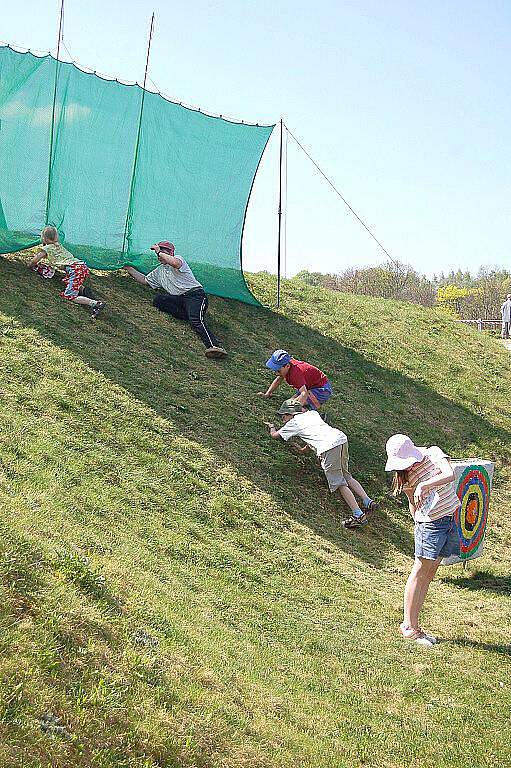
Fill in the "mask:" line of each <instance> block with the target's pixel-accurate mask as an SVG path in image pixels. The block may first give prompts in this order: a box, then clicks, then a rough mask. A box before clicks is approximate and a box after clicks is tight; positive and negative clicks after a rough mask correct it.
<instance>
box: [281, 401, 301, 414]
mask: <svg viewBox="0 0 511 768" xmlns="http://www.w3.org/2000/svg"><path fill="white" fill-rule="evenodd" d="M303 410H304V407H303V405H302V404H301V402H300V401H299V400H298V399H297V398H296V397H290V398H289V400H284V402H283V403H282V405H281V406H280V408H279V410H278V411H277V413H278V414H279V416H285V415H286V414H290V415H291V416H296V414H297V413H302V411H303Z"/></svg>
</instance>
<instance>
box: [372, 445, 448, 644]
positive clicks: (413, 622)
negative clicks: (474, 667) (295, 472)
mask: <svg viewBox="0 0 511 768" xmlns="http://www.w3.org/2000/svg"><path fill="white" fill-rule="evenodd" d="M386 449H387V464H386V465H385V471H386V472H392V471H394V473H395V474H394V482H393V486H392V492H393V494H394V496H398V495H399V494H400V493H401V492H403V493H405V494H406V496H407V498H408V505H409V508H410V513H411V515H412V517H413V519H414V521H415V562H414V564H413V568H412V572H411V573H410V576H409V577H408V581H407V582H406V587H405V595H404V618H403V623H402V624H401V625H400V627H399V630H400V632H401V634H402V635H403V637H404V638H406V639H407V640H415V641H416V642H417V643H419V644H420V645H426V646H432V645H434V644H435V643H436V638H434V637H433V636H432V635H429V634H426V632H424V631H423V630H422V629H421V627H420V625H419V614H420V612H421V609H422V606H423V604H424V600H425V599H426V594H427V592H428V588H429V585H430V583H431V581H432V579H433V577H434V575H435V573H436V572H437V569H438V566H439V565H440V563H441V562H442V558H444V557H449V556H450V555H454V554H459V548H460V542H459V537H458V530H457V526H456V522H455V520H454V513H455V512H456V510H457V509H458V507H459V505H460V502H459V499H458V497H457V495H456V492H455V490H454V485H453V480H454V472H453V470H452V467H451V464H450V462H449V459H448V457H447V456H446V454H445V453H444V452H443V451H442V450H441V449H440V448H439V447H438V446H436V445H435V446H433V447H431V448H417V446H415V445H414V444H413V442H412V441H411V440H410V438H409V437H408V436H407V435H393V436H392V437H391V438H389V439H388V440H387V445H386Z"/></svg>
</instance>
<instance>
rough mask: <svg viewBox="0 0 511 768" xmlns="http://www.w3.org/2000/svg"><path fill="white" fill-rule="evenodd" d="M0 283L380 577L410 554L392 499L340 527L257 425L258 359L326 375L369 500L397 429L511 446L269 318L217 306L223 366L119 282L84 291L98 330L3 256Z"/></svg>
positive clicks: (29, 317) (452, 406)
mask: <svg viewBox="0 0 511 768" xmlns="http://www.w3.org/2000/svg"><path fill="white" fill-rule="evenodd" d="M0 273H1V282H2V294H1V296H0V311H2V312H3V313H5V314H6V315H8V316H10V317H12V318H13V320H14V321H17V322H20V323H21V324H22V325H29V326H31V327H32V328H34V329H36V330H37V331H38V333H40V334H41V335H43V336H45V337H46V338H47V339H48V340H49V341H51V342H52V343H53V344H55V345H58V346H60V347H61V348H65V349H67V350H69V352H70V353H72V354H73V355H75V356H77V357H78V358H81V359H82V360H83V361H84V362H85V363H86V364H87V365H88V366H90V367H91V368H92V369H95V370H97V371H100V372H101V373H102V374H104V375H105V376H106V377H108V378H109V379H110V380H111V381H112V382H115V383H116V384H118V385H119V386H121V387H122V388H124V389H125V390H126V391H127V392H129V393H130V394H131V395H132V396H133V397H135V398H137V399H139V400H141V401H143V402H144V403H146V404H148V405H149V406H150V407H151V408H152V409H154V411H155V412H156V413H157V414H158V415H159V416H161V417H163V418H165V419H168V420H169V421H170V422H172V424H173V425H174V426H175V428H176V429H177V430H179V431H180V432H181V434H183V435H184V436H186V437H187V438H188V439H191V440H193V441H195V442H197V443H200V444H202V445H204V446H205V447H207V448H208V449H210V450H211V451H212V452H213V453H214V454H215V455H216V456H217V457H218V459H219V460H221V461H223V462H226V463H228V464H230V465H231V466H233V467H235V468H236V470H237V471H238V472H239V473H240V474H242V475H243V476H245V477H246V478H248V479H249V480H250V481H251V482H252V483H253V484H254V485H255V486H257V487H258V488H260V489H261V490H263V491H264V492H265V493H267V494H268V495H269V496H270V497H271V498H272V499H274V500H275V501H276V502H277V503H278V504H279V505H280V506H281V507H282V508H283V509H285V510H286V511H287V512H288V514H289V515H291V516H292V517H293V518H294V519H295V520H297V521H298V522H300V523H301V524H303V525H305V526H308V527H309V528H310V529H311V530H312V531H314V532H315V533H316V534H317V535H318V536H320V537H322V538H324V539H326V540H328V541H329V542H331V543H332V544H333V545H334V546H335V547H337V548H339V549H341V550H343V551H346V552H349V553H350V554H352V555H354V556H356V557H358V558H360V559H361V560H363V561H365V562H367V563H369V564H371V565H373V566H376V567H378V566H380V565H382V564H383V563H384V562H385V555H386V552H387V550H388V549H389V548H396V549H398V550H400V551H402V552H404V553H406V554H408V555H410V556H411V555H412V552H413V538H412V535H411V526H410V525H409V522H408V512H407V510H406V507H405V505H403V506H402V507H401V508H402V514H400V513H399V512H398V511H397V509H398V506H397V505H396V503H395V502H394V501H392V502H390V500H389V502H388V504H387V503H386V502H384V503H383V505H382V507H383V509H382V511H381V512H378V513H377V514H376V515H375V517H374V518H373V521H372V524H371V525H370V526H368V527H367V528H365V529H364V530H363V531H359V532H348V531H345V530H344V529H343V528H342V526H341V525H340V516H341V510H342V512H345V511H346V510H344V508H343V507H342V506H341V505H342V502H341V500H340V499H339V498H338V497H337V495H336V497H335V498H332V497H331V496H330V494H329V493H328V489H327V487H326V483H325V480H324V476H323V475H322V472H321V470H320V468H319V466H318V465H317V464H316V463H315V462H314V461H313V460H311V459H310V458H308V459H305V458H301V457H300V458H298V457H296V456H295V455H293V454H291V452H290V451H289V448H288V447H287V446H285V445H283V444H279V443H277V441H272V440H271V439H270V438H268V436H267V431H266V428H265V427H264V426H263V424H262V422H263V420H264V419H268V418H270V419H274V418H275V415H274V412H275V408H276V407H277V406H278V404H279V403H280V400H281V398H280V397H276V398H274V400H272V401H267V400H263V399H261V398H258V397H257V396H256V393H257V392H258V391H259V390H261V389H263V388H264V387H265V386H266V385H267V384H268V381H269V375H268V371H267V370H266V369H265V368H264V360H265V359H266V357H267V356H268V354H269V353H271V351H272V350H273V349H275V348H279V347H285V348H288V349H290V350H293V351H294V352H295V354H297V356H300V357H303V358H304V359H309V360H311V361H313V362H315V363H317V364H318V365H319V366H320V367H322V368H323V369H324V370H326V371H327V373H328V374H329V375H330V377H331V379H332V382H333V386H334V390H335V397H334V398H332V400H331V401H330V403H329V404H328V412H329V417H330V418H329V421H330V423H331V424H333V425H334V426H339V427H340V428H341V429H343V430H344V431H346V432H347V434H348V436H349V440H350V455H351V471H352V472H353V474H354V476H355V477H356V478H357V479H359V480H360V481H361V482H362V483H363V485H364V486H365V487H366V489H367V491H368V493H369V494H370V495H373V496H376V497H377V498H378V497H380V498H381V497H382V495H383V494H385V495H387V497H388V492H387V489H386V484H385V475H384V472H383V466H384V446H385V441H386V439H387V438H388V437H389V435H391V434H392V433H393V432H409V433H411V434H412V435H413V436H414V437H416V438H417V439H419V440H421V441H423V443H429V444H437V443H438V444H440V445H442V447H444V449H445V450H448V451H450V452H451V453H452V454H453V455H463V453H464V452H465V451H466V445H467V444H469V443H474V444H483V445H488V444H491V443H492V441H493V440H497V441H500V442H501V443H502V444H506V443H507V444H509V442H510V441H511V433H509V432H507V431H505V430H502V429H499V428H496V427H495V426H494V425H493V424H491V423H490V422H488V421H486V420H485V419H484V418H483V417H481V416H478V415H476V414H475V413H473V412H471V411H469V410H468V409H466V408H464V407H462V406H460V405H458V404H456V403H454V402H452V401H450V400H449V399H448V398H446V397H444V396H442V395H440V394H438V393H437V392H436V391H434V390H433V389H431V388H429V387H427V386H426V385H424V384H421V383H418V382H417V381H415V380H414V379H412V378H410V377H407V376H405V375H403V374H401V373H398V372H396V371H393V370H391V369H389V368H384V367H382V366H379V365H377V364H375V363H373V362H371V361H369V360H367V359H366V358H364V356H363V355H361V354H359V353H358V352H356V351H354V350H353V349H350V348H348V347H345V346H343V345H342V344H340V343H339V342H338V341H336V340H334V339H332V338H330V337H327V336H325V335H323V334H321V333H320V332H318V331H316V330H313V329H311V328H310V327H307V326H305V325H301V324H300V323H297V322H295V321H294V320H291V319H289V318H287V317H285V316H283V315H280V314H276V313H273V312H271V311H269V310H265V309H261V308H258V307H254V306H249V305H245V304H241V303H239V302H236V301H229V300H225V299H220V298H215V297H213V298H212V299H211V311H210V314H209V319H210V322H211V325H212V327H213V329H214V330H215V332H216V333H217V334H218V335H219V337H220V338H221V339H222V341H223V343H224V344H225V346H226V348H227V349H228V351H229V357H228V358H227V360H225V361H223V362H221V363H214V362H211V361H208V360H206V358H205V357H204V350H203V347H202V345H201V344H200V342H199V341H198V339H197V338H196V337H195V334H193V332H192V331H191V330H190V329H189V328H188V327H187V326H186V324H184V323H180V322H178V321H176V320H174V319H173V318H169V317H167V316H165V315H162V314H160V313H158V312H157V311H156V310H154V309H153V307H152V306H151V298H152V297H151V292H150V291H149V290H148V289H145V288H142V287H140V286H138V285H136V284H135V283H134V282H133V281H132V280H131V279H130V278H128V277H126V276H124V275H122V274H120V273H114V274H109V275H108V276H105V277H99V276H94V278H93V288H94V292H95V293H96V294H97V295H98V296H99V297H101V298H102V299H106V301H107V303H108V307H107V311H106V312H105V314H104V316H102V318H101V319H100V320H98V321H97V322H96V323H95V324H94V323H91V321H90V318H89V317H88V316H87V312H86V311H85V310H82V308H81V307H76V306H72V305H70V304H67V303H65V302H63V301H62V300H61V299H60V298H59V297H58V296H57V295H56V292H55V287H54V286H53V285H51V281H44V280H42V279H41V278H39V277H37V276H36V275H34V274H31V273H30V272H29V271H28V270H27V268H26V266H25V265H24V264H23V263H22V262H21V261H20V260H17V259H12V258H11V259H0ZM56 287H57V288H59V287H60V285H59V284H57V285H56ZM281 393H282V399H284V397H289V395H290V393H291V390H290V389H289V388H288V387H285V389H284V387H283V388H282V390H281ZM290 489H292V490H291V492H290ZM386 507H387V508H386Z"/></svg>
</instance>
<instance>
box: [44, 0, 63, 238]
mask: <svg viewBox="0 0 511 768" xmlns="http://www.w3.org/2000/svg"><path fill="white" fill-rule="evenodd" d="M63 24H64V0H62V1H61V3H60V17H59V34H58V38H57V58H56V60H55V80H54V83H53V105H52V109H51V128H50V159H49V161H48V186H47V187H46V209H45V212H44V223H45V224H47V223H48V214H49V211H50V198H51V174H52V167H53V147H54V144H55V112H56V108H57V84H58V79H59V56H60V42H61V40H62V27H63Z"/></svg>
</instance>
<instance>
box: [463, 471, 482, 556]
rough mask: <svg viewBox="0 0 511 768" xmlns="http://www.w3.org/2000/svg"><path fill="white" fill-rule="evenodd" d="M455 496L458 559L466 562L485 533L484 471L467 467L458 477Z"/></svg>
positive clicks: (475, 550) (474, 552) (478, 545)
mask: <svg viewBox="0 0 511 768" xmlns="http://www.w3.org/2000/svg"><path fill="white" fill-rule="evenodd" d="M457 494H458V498H459V500H460V502H461V506H460V508H459V509H458V511H457V513H456V523H457V525H458V533H459V536H460V558H461V559H462V560H468V559H470V558H471V557H474V555H475V554H476V552H477V550H478V549H479V547H480V545H481V544H482V541H483V539H484V533H485V531H486V521H487V519H488V504H489V499H490V477H489V475H488V472H487V471H486V469H485V468H484V467H482V466H470V467H467V468H466V469H465V470H464V471H463V474H462V475H461V477H460V481H459V483H458V489H457Z"/></svg>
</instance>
